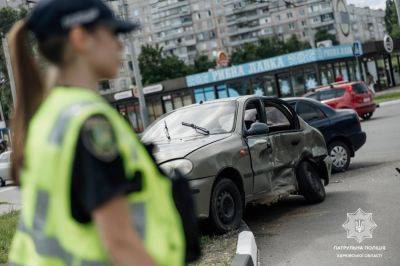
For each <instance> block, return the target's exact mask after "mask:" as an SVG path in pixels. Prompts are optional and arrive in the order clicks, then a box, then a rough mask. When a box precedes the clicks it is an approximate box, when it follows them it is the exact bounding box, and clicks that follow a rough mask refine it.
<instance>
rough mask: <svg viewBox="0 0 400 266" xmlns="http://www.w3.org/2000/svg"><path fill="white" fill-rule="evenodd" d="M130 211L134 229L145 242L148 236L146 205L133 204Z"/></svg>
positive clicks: (140, 203)
mask: <svg viewBox="0 0 400 266" xmlns="http://www.w3.org/2000/svg"><path fill="white" fill-rule="evenodd" d="M130 210H131V214H132V216H133V218H132V223H133V227H134V228H135V229H136V232H137V233H138V234H139V236H140V238H141V239H142V240H143V239H144V237H145V234H146V213H145V212H146V205H145V203H144V202H138V203H133V204H130Z"/></svg>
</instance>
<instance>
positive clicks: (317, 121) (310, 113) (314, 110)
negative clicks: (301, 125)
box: [296, 101, 331, 136]
mask: <svg viewBox="0 0 400 266" xmlns="http://www.w3.org/2000/svg"><path fill="white" fill-rule="evenodd" d="M296 112H297V114H298V115H299V116H300V117H301V118H302V119H303V120H304V121H306V122H307V123H308V124H309V125H310V126H312V127H315V128H316V129H318V130H319V131H320V132H321V133H322V135H324V136H328V134H329V127H330V124H331V121H330V119H329V118H328V117H327V116H326V115H325V114H324V113H323V112H322V111H321V109H319V108H318V106H315V105H313V104H311V103H308V102H306V101H298V102H297V104H296Z"/></svg>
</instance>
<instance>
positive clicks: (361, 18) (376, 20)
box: [348, 5, 386, 42]
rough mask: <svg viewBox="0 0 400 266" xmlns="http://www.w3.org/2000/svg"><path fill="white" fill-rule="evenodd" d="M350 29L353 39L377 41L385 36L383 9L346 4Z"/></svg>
mask: <svg viewBox="0 0 400 266" xmlns="http://www.w3.org/2000/svg"><path fill="white" fill-rule="evenodd" d="M348 11H349V14H350V21H351V30H352V32H353V35H354V39H355V40H359V41H362V42H364V41H378V40H383V38H384V36H385V31H386V30H385V11H383V10H373V9H370V8H368V7H364V8H362V7H356V6H354V5H349V6H348Z"/></svg>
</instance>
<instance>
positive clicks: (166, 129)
mask: <svg viewBox="0 0 400 266" xmlns="http://www.w3.org/2000/svg"><path fill="white" fill-rule="evenodd" d="M164 130H165V135H166V136H167V139H168V140H171V135H170V134H169V129H168V126H167V121H165V120H164Z"/></svg>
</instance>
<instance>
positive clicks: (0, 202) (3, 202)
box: [0, 201, 10, 205]
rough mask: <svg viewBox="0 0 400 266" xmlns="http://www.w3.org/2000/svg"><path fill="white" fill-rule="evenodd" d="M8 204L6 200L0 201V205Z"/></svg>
mask: <svg viewBox="0 0 400 266" xmlns="http://www.w3.org/2000/svg"><path fill="white" fill-rule="evenodd" d="M8 204H10V203H9V202H6V201H0V205H8Z"/></svg>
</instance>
